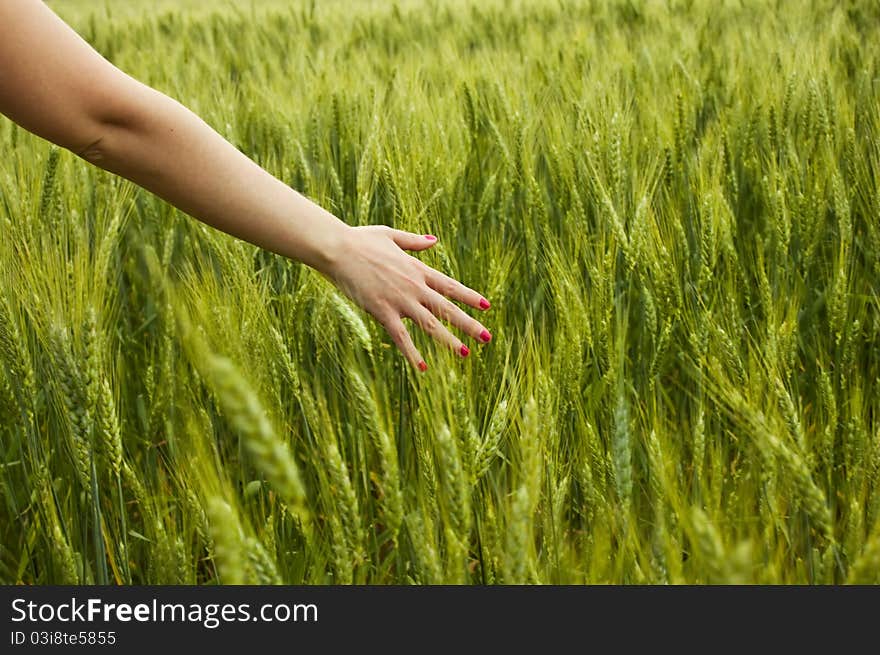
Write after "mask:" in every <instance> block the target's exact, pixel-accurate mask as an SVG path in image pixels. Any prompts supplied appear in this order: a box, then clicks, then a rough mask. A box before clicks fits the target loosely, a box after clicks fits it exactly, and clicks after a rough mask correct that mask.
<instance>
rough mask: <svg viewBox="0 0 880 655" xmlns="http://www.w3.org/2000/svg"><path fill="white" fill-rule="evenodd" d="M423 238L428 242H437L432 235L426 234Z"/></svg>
mask: <svg viewBox="0 0 880 655" xmlns="http://www.w3.org/2000/svg"><path fill="white" fill-rule="evenodd" d="M425 238H426V239H427V240H428V241H436V240H437V237H435V236H434V235H433V234H426V235H425Z"/></svg>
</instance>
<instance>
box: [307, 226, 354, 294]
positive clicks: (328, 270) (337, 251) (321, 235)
mask: <svg viewBox="0 0 880 655" xmlns="http://www.w3.org/2000/svg"><path fill="white" fill-rule="evenodd" d="M331 216H332V214H331ZM351 232H352V227H351V226H350V225H348V224H347V223H345V222H344V221H341V220H339V219H338V218H336V217H335V216H333V217H332V220H328V221H326V222H322V224H321V225H320V226H317V227H316V228H315V230H314V232H313V234H312V236H313V237H314V239H313V243H312V244H311V245H310V247H309V248H308V249H307V252H305V253H303V256H302V257H300V258H299V259H300V261H302V262H303V263H304V264H306V265H307V266H310V267H311V268H313V269H315V270H316V271H318V272H319V273H322V274H324V275H327V276H329V277H331V278H332V277H333V272H334V271H335V270H336V268H337V266H338V264H339V262H340V261H342V260H343V259H344V257H345V255H344V252H345V247H346V243H347V242H348V240H349V239H350V235H351Z"/></svg>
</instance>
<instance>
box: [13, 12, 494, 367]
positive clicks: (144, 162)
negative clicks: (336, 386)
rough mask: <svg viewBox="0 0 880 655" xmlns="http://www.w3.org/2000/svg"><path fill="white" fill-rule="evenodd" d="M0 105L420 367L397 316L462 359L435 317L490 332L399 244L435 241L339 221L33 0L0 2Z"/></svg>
mask: <svg viewBox="0 0 880 655" xmlns="http://www.w3.org/2000/svg"><path fill="white" fill-rule="evenodd" d="M0 113H3V114H5V115H6V116H8V117H9V118H10V119H12V120H13V121H14V122H16V123H17V124H19V125H20V126H22V127H23V128H24V129H26V130H28V131H30V132H32V133H34V134H36V135H38V136H40V137H42V138H44V139H47V140H48V141H51V142H52V143H55V144H57V145H59V146H62V147H64V148H67V149H68V150H70V151H71V152H73V153H75V154H76V155H78V156H79V157H81V158H83V159H85V160H86V161H88V162H90V163H92V164H94V165H95V166H99V167H101V168H103V169H105V170H107V171H110V172H111V173H115V174H117V175H120V176H122V177H124V178H126V179H128V180H131V181H132V182H134V183H135V184H137V185H139V186H141V187H143V188H144V189H147V190H148V191H151V192H152V193H154V194H156V195H157V196H159V197H160V198H162V199H163V200H165V201H167V202H169V203H171V204H172V205H174V206H175V207H177V208H178V209H180V210H181V211H183V212H186V213H187V214H189V215H190V216H193V217H194V218H196V219H198V220H200V221H202V222H204V223H207V224H208V225H211V226H212V227H214V228H217V229H219V230H222V231H223V232H226V233H227V234H230V235H233V236H235V237H238V238H241V239H244V240H246V241H249V242H250V243H253V244H255V245H257V246H259V247H261V248H264V249H266V250H270V251H272V252H275V253H277V254H280V255H284V256H285V257H288V258H291V259H296V260H299V261H301V262H303V263H304V264H306V265H308V266H311V267H312V268H314V269H315V270H317V271H319V272H320V273H321V274H323V275H324V276H325V277H327V278H328V279H330V280H331V281H332V282H333V283H334V284H336V286H337V287H339V288H340V289H341V290H342V291H343V292H344V293H345V294H346V295H348V296H349V297H350V298H352V299H353V300H354V301H355V302H357V303H358V304H359V305H360V306H361V307H363V308H364V309H365V310H366V311H367V312H369V313H370V314H371V315H372V316H373V317H374V318H375V319H376V320H378V321H379V323H380V324H382V326H383V327H384V328H385V329H386V330H387V331H388V333H389V335H390V336H391V338H392V340H393V341H394V343H395V344H396V345H397V347H398V348H399V349H400V350H401V351H402V352H403V354H404V355H405V356H406V358H407V360H409V362H410V363H411V364H412V365H413V366H414V367H416V368H418V369H419V370H426V369H427V365H426V364H425V362H424V359H423V358H422V356H421V354H420V353H419V351H418V349H417V348H416V347H415V345H414V344H413V341H412V338H411V336H410V334H409V331H408V330H407V327H406V325H405V324H404V323H403V320H402V319H403V318H409V319H411V320H412V321H414V322H415V323H416V324H417V325H419V326H420V327H421V328H422V329H423V330H425V332H427V333H428V334H429V335H431V336H432V337H434V338H435V339H437V340H438V341H440V342H441V343H443V344H444V345H446V346H447V347H449V348H450V349H452V350H453V351H455V352H456V353H458V354H459V355H460V356H461V357H466V356H467V354H468V352H469V351H468V349H467V347H466V346H465V345H464V343H462V341H461V340H460V339H459V338H458V337H456V336H455V335H454V334H453V333H452V332H450V331H449V330H448V329H447V327H446V326H445V325H443V323H442V322H441V321H446V322H448V323H450V324H451V325H453V326H455V327H457V328H458V329H459V330H461V332H462V333H463V334H466V335H468V336H470V337H472V338H473V339H475V340H477V342H478V343H479V342H482V343H485V342H488V341H489V339H491V335H490V334H489V332H488V330H486V328H485V326H484V325H483V324H482V323H480V322H479V321H478V320H476V319H474V318H473V317H471V316H470V315H469V314H467V313H466V312H465V311H464V310H462V308H461V307H459V306H458V305H456V304H455V303H454V302H452V301H453V300H456V301H459V302H461V303H464V304H466V305H469V306H471V307H474V308H476V309H481V310H486V309H488V308H489V303H488V301H486V299H485V298H483V297H482V296H481V295H480V294H479V293H477V292H476V291H474V290H473V289H470V288H468V287H466V286H464V285H463V284H461V283H460V282H458V281H457V280H455V279H453V278H450V277H448V276H447V275H444V274H443V273H441V272H439V271H436V270H434V269H433V268H431V267H430V266H427V265H426V264H424V263H423V262H421V261H420V260H418V259H416V258H415V257H413V256H411V255H409V254H407V253H406V252H405V250H410V251H421V250H425V249H427V248H430V247H431V246H433V245H434V244H435V243H436V238H434V237H431V236H430V235H421V234H412V233H409V232H404V231H401V230H395V229H392V228H390V227H387V226H384V225H369V226H360V227H353V226H349V225H347V224H346V223H344V222H343V221H341V220H339V219H338V218H336V217H335V216H333V215H332V214H331V213H329V212H327V211H326V210H324V209H323V208H321V207H320V206H318V205H317V204H315V203H314V202H312V201H311V200H309V199H308V198H306V197H305V196H303V195H301V194H299V193H298V192H296V191H295V190H294V189H291V188H290V187H289V186H287V185H286V184H284V183H283V182H281V181H280V180H278V179H276V178H275V177H273V176H272V175H270V174H269V173H268V172H266V171H265V170H263V169H262V168H260V167H259V166H258V165H257V164H256V163H254V162H253V161H251V160H250V159H248V157H246V156H245V155H243V154H242V153H241V152H240V151H238V150H237V149H236V148H235V147H234V146H232V144H230V143H229V142H227V141H226V140H225V139H224V138H223V137H221V136H220V135H219V134H218V133H217V132H215V131H214V130H213V129H212V128H211V127H210V126H209V125H207V124H206V123H205V122H204V121H203V120H202V119H200V118H199V117H198V116H196V115H195V114H194V113H193V112H191V111H190V110H188V109H187V108H186V107H184V106H183V105H181V104H180V103H178V102H176V101H175V100H172V99H171V98H169V97H167V96H165V95H164V94H162V93H160V92H159V91H156V90H155V89H152V88H150V87H148V86H146V85H144V84H142V83H140V82H138V81H137V80H135V79H133V78H131V77H130V76H128V75H126V74H125V73H124V72H122V71H120V70H119V69H118V68H116V67H115V66H113V65H112V64H111V63H110V62H108V61H107V60H106V59H104V58H103V57H102V56H101V55H100V54H99V53H98V52H96V51H95V50H94V49H93V48H92V47H91V46H90V45H89V44H88V43H86V42H85V41H84V40H83V39H82V38H81V37H80V36H79V35H78V34H76V32H74V31H73V30H72V29H71V28H70V27H69V26H68V25H66V24H65V23H64V22H63V21H62V20H61V19H60V18H59V17H58V16H57V15H55V14H54V13H53V12H52V11H51V10H50V9H49V8H48V7H47V6H46V5H45V4H44V3H42V2H40V1H39V0H2V2H0Z"/></svg>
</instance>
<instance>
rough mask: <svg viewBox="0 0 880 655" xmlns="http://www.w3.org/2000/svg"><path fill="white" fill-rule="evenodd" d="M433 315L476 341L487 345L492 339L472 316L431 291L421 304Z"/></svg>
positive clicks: (487, 331)
mask: <svg viewBox="0 0 880 655" xmlns="http://www.w3.org/2000/svg"><path fill="white" fill-rule="evenodd" d="M422 304H423V305H424V306H425V307H427V308H428V309H429V310H431V312H432V313H433V314H435V315H436V316H439V317H440V318H442V319H443V320H444V321H446V322H447V323H451V324H452V325H454V326H455V327H457V328H458V329H459V330H461V331H462V332H464V333H465V334H468V335H470V336H472V337H473V338H474V339H476V340H478V341H482V342H483V343H488V342H489V341H490V340H491V339H492V335H491V334H490V333H489V330H487V329H486V328H485V326H484V325H483V324H482V323H480V322H479V321H478V320H477V319H475V318H474V317H473V316H470V315H469V314H467V313H466V312H465V311H464V310H463V309H462V308H461V307H459V306H458V305H456V304H455V303H454V302H452V301H451V300H449V299H448V298H444V297H443V296H441V295H440V294H439V293H437V292H436V291H434V290H433V289H431V290H430V291H428V296H427V297H426V298H425V300H424V301H423V302H422Z"/></svg>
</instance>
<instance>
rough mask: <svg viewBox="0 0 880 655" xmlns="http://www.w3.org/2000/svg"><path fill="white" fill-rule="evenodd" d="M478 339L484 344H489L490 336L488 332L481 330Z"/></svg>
mask: <svg viewBox="0 0 880 655" xmlns="http://www.w3.org/2000/svg"><path fill="white" fill-rule="evenodd" d="M480 339H481V340H482V341H483V342H484V343H489V342H490V341H491V340H492V335H491V334H489V330H483V331H482V332H480Z"/></svg>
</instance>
